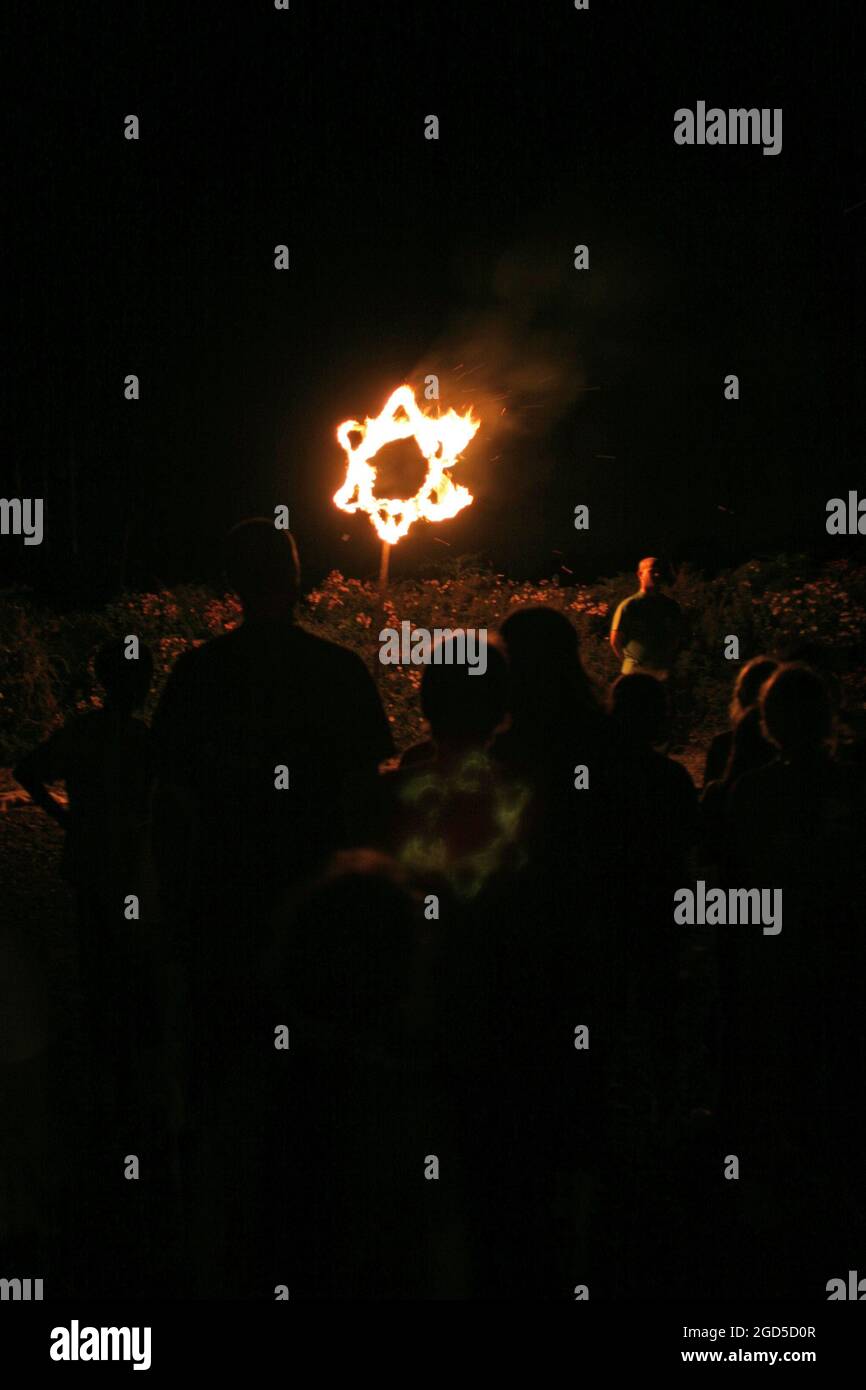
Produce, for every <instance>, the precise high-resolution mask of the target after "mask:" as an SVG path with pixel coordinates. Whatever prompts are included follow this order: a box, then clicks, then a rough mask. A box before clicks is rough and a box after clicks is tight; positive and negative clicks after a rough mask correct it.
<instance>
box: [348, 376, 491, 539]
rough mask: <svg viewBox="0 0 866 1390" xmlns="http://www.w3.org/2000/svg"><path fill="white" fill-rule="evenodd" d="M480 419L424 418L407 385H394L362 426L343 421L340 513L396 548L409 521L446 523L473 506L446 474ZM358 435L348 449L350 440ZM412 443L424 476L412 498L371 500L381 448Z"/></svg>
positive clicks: (453, 415)
mask: <svg viewBox="0 0 866 1390" xmlns="http://www.w3.org/2000/svg"><path fill="white" fill-rule="evenodd" d="M480 424H481V421H480V420H474V419H473V418H472V411H471V410H469V411H467V413H466V414H465V415H458V414H457V412H456V411H454V410H449V411H448V414H447V415H435V416H434V415H425V414H424V412H423V411H422V410H420V409H419V407H418V405H417V403H416V401H415V393H414V391H413V390H412V387H411V386H398V388H397V390H396V391H393V392H392V393H391V395H390V396H389V397H388V400H387V401H386V403H385V407H384V409H383V410H382V413H381V414H380V415H377V416H376V418H375V419H374V420H371V419H369V417H368V418H367V420H365V422H364V424H363V425H362V424H360V423H359V421H357V420H344V421H343V424H342V425H340V427H339V429H338V430H337V438H338V440H339V441H340V444H341V445H342V447H343V449H344V450H345V452H346V458H347V461H348V467H347V469H346V479H345V482H344V483H343V486H342V487H341V488H340V490H339V492H335V493H334V502H335V503H336V505H337V506H338V507H340V508H342V510H343V511H344V512H367V513H368V515H369V517H370V520H371V521H372V523H373V525H374V526H375V528H376V531H377V533H378V535H379V536H380V537H381V539H382V540H383V541H387V543H388V544H389V545H396V543H397V541H399V540H400V538H401V536H405V535H406V532H407V531H408V530H409V527H410V526H411V525H412V523H413V521H417V520H418V519H419V517H423V518H424V520H425V521H445V520H447V518H448V517H452V516H456V515H457V513H458V512H459V511H461V510H462V509H463V508H464V507H468V506H469V504H470V503H471V502H472V500H473V498H472V493H471V492H469V491H468V490H467V489H466V488H465V487H461V486H460V484H459V483H453V482H452V481H451V476H450V473H449V471H448V470H449V469H451V468H453V467H454V465H455V464H456V463H457V462H458V459H459V457H460V454H461V453H462V452H463V450H464V449H465V448H466V446H467V444H468V443H469V441H470V440H471V439H473V438H474V436H475V434H476V432H477V430H478V427H479V425H480ZM353 434H355V435H360V436H361V438H360V441H359V442H358V443H357V444H355V445H353V444H352V442H351V439H350V437H349V436H350V435H353ZM413 437H414V439H415V441H416V443H417V445H418V448H419V449H420V450H421V453H422V454H423V456H424V458H425V459H426V460H427V474H426V476H425V478H424V481H423V482H422V484H421V486H420V487H419V489H418V491H417V492H416V493H415V496H414V497H407V498H398V497H376V496H374V493H373V489H374V487H375V486H376V469H375V467H374V466H373V464H372V463H371V462H370V460H371V458H373V456H374V455H375V454H377V453H378V452H379V450H380V449H381V448H382V447H383V445H385V444H391V443H393V441H395V440H398V439H411V438H413Z"/></svg>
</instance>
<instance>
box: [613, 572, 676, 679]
mask: <svg viewBox="0 0 866 1390" xmlns="http://www.w3.org/2000/svg"><path fill="white" fill-rule="evenodd" d="M637 577H638V583H639V585H640V587H639V589H638V590H637V592H636V593H634V594H631V595H630V596H629V597H628V598H624V599H623V600H622V603H620V604H619V606H618V607H617V609H616V612H615V613H614V615H613V622H612V623H611V627H610V645H611V648H612V649H613V652H614V655H615V656H616V657H617V659H618V660H619V661H621V662H622V667H621V672H620V674H621V675H624V676H629V675H634V674H636V673H644V674H648V675H653V676H656V677H658V678H659V679H661V680H666V679H667V678H668V676H669V675H670V672H671V668H672V667H673V664H674V661H675V660H676V657H677V653H678V652H679V650H680V648H681V646H682V643H683V638H684V633H685V625H684V621H683V614H682V610H681V608H680V606H679V604H678V603H677V602H676V601H675V600H674V599H672V598H670V597H669V596H668V595H667V594H664V593H662V589H661V586H662V583H663V578H664V576H663V571H662V566H661V563H660V561H659V560H657V559H656V558H655V557H654V556H652V555H650V556H647V557H646V559H644V560H641V562H640V564H639V565H638V567H637Z"/></svg>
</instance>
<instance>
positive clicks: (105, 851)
mask: <svg viewBox="0 0 866 1390" xmlns="http://www.w3.org/2000/svg"><path fill="white" fill-rule="evenodd" d="M152 669H153V667H152V660H151V657H150V653H149V652H148V651H147V650H146V649H142V650H141V651H140V653H139V656H138V658H137V659H136V660H135V661H131V660H129V661H128V660H127V658H126V657H125V655H124V644H123V643H122V642H119V641H116V642H110V643H107V644H106V645H105V646H104V647H103V648H101V649H100V651H99V653H98V654H97V657H96V671H97V676H98V677H99V679H100V681H101V683H102V684H103V686H104V688H105V692H106V695H105V704H104V705H103V707H102V708H100V709H95V710H90V711H88V712H87V713H86V714H81V715H76V716H73V717H72V718H71V719H69V720H67V721H66V723H65V724H64V725H63V726H62V727H61V728H59V729H57V730H55V732H54V733H53V734H51V735H50V736H49V737H48V739H46V741H45V742H44V743H43V744H41V745H40V746H39V747H38V748H36V749H34V750H33V752H32V753H29V754H28V755H27V756H26V757H24V758H23V759H22V760H21V762H20V763H19V764H18V765H17V767H16V768H15V770H14V776H15V778H16V780H17V781H19V782H20V783H21V785H22V786H24V787H26V788H27V790H28V791H29V792H30V793H31V795H32V796H33V797H34V800H36V802H37V804H38V805H41V806H42V807H43V809H45V810H46V811H47V812H48V813H49V814H51V815H54V816H55V818H56V819H57V820H59V821H60V823H61V825H63V826H64V828H65V830H66V832H67V833H66V842H65V845H64V854H63V865H62V872H63V874H64V876H65V877H66V878H68V879H69V881H70V882H71V883H72V884H73V885H74V886H75V887H76V888H77V889H78V890H79V891H81V892H84V893H87V894H90V895H93V896H94V897H95V898H97V899H98V900H99V901H100V902H101V903H102V904H104V906H105V907H106V908H108V907H109V905H110V904H111V903H112V901H113V900H114V899H115V898H116V897H117V895H118V894H121V895H122V894H124V893H129V892H132V891H134V890H135V888H136V887H137V882H136V880H137V874H138V867H139V856H140V853H141V849H142V834H143V830H144V825H145V822H146V819H147V816H148V811H149V798H150V789H151V784H152V780H153V771H154V768H153V755H152V745H151V736H150V730H149V729H148V727H147V725H146V724H144V723H143V721H142V720H140V719H137V718H135V716H134V715H133V712H132V711H133V709H134V708H135V705H136V704H137V703H139V702H140V701H141V700H142V699H143V698H144V696H145V695H146V693H147V690H148V688H149V686H150V679H151V674H152ZM54 782H64V783H65V784H66V793H67V798H68V810H66V811H64V809H63V808H62V806H61V805H60V804H59V803H57V802H56V801H55V800H54V799H53V798H52V797H51V795H50V793H49V792H48V787H49V785H51V784H52V783H54ZM116 907H117V912H118V915H119V914H120V911H121V907H122V896H121V898H119V899H118V901H117V903H116Z"/></svg>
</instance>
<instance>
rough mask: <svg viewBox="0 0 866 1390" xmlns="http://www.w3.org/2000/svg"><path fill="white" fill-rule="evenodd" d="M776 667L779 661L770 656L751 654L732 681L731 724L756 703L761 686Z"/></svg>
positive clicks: (777, 667)
mask: <svg viewBox="0 0 866 1390" xmlns="http://www.w3.org/2000/svg"><path fill="white" fill-rule="evenodd" d="M778 669H779V663H778V661H776V659H775V658H774V657H772V656H753V657H752V658H751V659H750V660H749V661H747V662H746V664H745V666H743V667H742V669H741V670H740V671H739V673H738V675H737V679H736V680H735V681H734V693H733V696H732V698H731V707H730V711H729V713H730V716H731V723H732V724H736V722H737V720H738V719H741V718H742V716H743V715H744V714H745V712H746V710H747V709H751V707H752V705H756V704H757V703H758V696H759V695H760V693H761V686H762V685H763V684H764V682H765V681H768V680H769V679H770V677H771V676H772V674H773V672H774V671H777V670H778Z"/></svg>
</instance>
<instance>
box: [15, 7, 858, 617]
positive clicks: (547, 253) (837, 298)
mask: <svg viewBox="0 0 866 1390" xmlns="http://www.w3.org/2000/svg"><path fill="white" fill-rule="evenodd" d="M854 13H855V7H854V6H850V7H845V6H842V5H836V4H822V5H821V6H820V7H810V8H808V9H800V8H797V7H792V6H790V5H772V4H771V5H766V4H749V5H743V4H737V5H734V4H730V3H727V4H725V3H721V0H701V3H700V4H696V3H691V4H689V5H681V4H675V5H666V4H664V5H659V4H648V3H647V4H637V3H630V4H628V5H622V6H617V5H614V4H611V3H604V0H591V8H590V10H589V11H588V12H586V13H579V12H576V11H575V10H574V8H573V4H572V0H546V2H545V3H544V4H540V3H523V4H517V3H512V4H509V5H505V4H502V5H500V4H494V3H481V0H460V3H454V0H437V3H436V4H435V5H420V4H416V5H411V4H407V3H395V2H394V0H377V3H375V4H372V3H371V4H364V3H361V0H354V3H347V2H346V0H292V4H291V9H290V11H289V12H288V13H280V12H277V11H275V10H274V9H273V6H272V4H271V3H270V0H246V3H244V4H227V3H223V2H222V0H221V2H220V3H213V4H211V5H203V4H195V3H194V4H182V5H174V6H167V5H166V6H160V5H158V4H145V3H141V0H139V2H138V3H127V4H124V5H102V6H100V5H98V4H88V5H86V6H75V7H73V6H64V7H63V8H62V9H60V8H59V7H58V9H57V11H56V12H44V11H43V10H41V9H39V8H38V7H33V6H20V7H19V9H18V13H17V23H16V22H15V20H14V19H13V26H12V27H13V31H14V32H13V34H12V36H11V42H10V43H9V44H8V45H7V48H8V52H9V54H10V56H12V57H13V58H14V59H15V62H14V66H15V69H16V72H17V84H15V85H14V86H13V87H12V88H10V91H9V92H8V93H7V102H9V103H10V106H11V110H10V114H9V116H8V119H7V151H11V152H12V155H13V160H12V163H13V171H12V183H11V187H10V189H9V193H10V196H9V198H8V202H7V217H6V221H7V231H8V236H7V244H6V257H5V259H6V265H7V271H8V272H10V274H11V278H12V284H13V288H14V296H15V298H14V311H13V316H12V329H11V333H10V334H9V338H8V340H7V351H8V367H9V370H7V373H6V381H7V399H6V405H7V413H8V417H9V419H10V421H11V428H10V431H9V436H8V442H7V447H6V448H5V450H4V468H3V485H2V490H3V495H6V496H12V495H24V496H44V498H45V499H46V539H45V543H44V545H43V546H42V547H41V548H38V549H37V548H31V549H30V550H28V551H24V550H22V548H21V546H20V542H18V541H14V542H13V541H11V540H10V539H9V538H5V539H4V541H3V542H2V545H3V551H2V555H3V559H4V561H5V562H6V572H7V573H8V572H9V568H10V561H14V562H16V563H18V570H17V573H18V575H19V576H20V577H24V578H26V579H29V580H31V581H35V582H38V583H39V584H40V585H41V586H42V588H43V590H44V591H46V592H54V593H56V592H68V593H79V592H81V593H84V591H88V592H90V591H107V590H110V589H111V588H112V587H113V586H116V585H117V584H119V583H120V582H125V583H127V584H143V583H147V584H151V583H156V582H160V581H161V582H171V581H175V580H181V579H190V578H195V577H206V576H210V575H213V574H214V573H215V564H216V554H217V551H216V542H217V540H218V538H219V536H220V535H221V533H222V532H223V530H224V529H225V528H226V527H227V526H228V525H229V524H231V523H232V522H233V521H235V520H237V519H239V518H240V517H242V516H244V515H247V514H250V513H255V512H266V513H271V512H272V509H273V507H274V505H275V504H276V503H278V502H285V503H287V504H288V505H289V506H290V508H291V513H292V523H293V529H294V530H295V532H296V534H297V536H298V540H299V543H300V546H301V549H302V555H303V557H304V559H305V561H306V566H307V570H308V573H309V574H310V575H312V574H315V573H317V572H320V571H321V570H323V569H327V568H330V567H331V566H334V565H338V566H340V567H342V568H343V569H344V570H346V571H347V572H349V573H357V574H366V573H370V572H371V571H372V570H373V568H374V567H375V564H376V543H375V538H374V536H373V532H372V530H371V528H370V526H369V523H368V521H367V519H366V518H365V517H362V516H359V517H355V518H349V517H344V516H343V515H342V514H341V513H338V512H337V511H336V510H335V509H334V507H333V506H332V504H331V501H330V498H331V495H332V494H333V492H334V490H335V488H336V487H337V485H338V483H339V481H340V480H341V477H342V455H341V453H340V451H339V447H338V446H337V444H336V441H335V440H334V433H333V432H334V429H335V427H336V425H337V423H338V422H339V421H340V420H341V419H343V418H346V417H348V416H363V415H364V414H365V413H368V412H369V413H370V414H375V413H377V412H378V409H379V408H380V406H381V404H382V403H383V402H384V399H385V397H386V395H387V394H388V392H389V391H390V389H391V388H392V387H394V386H396V385H397V384H398V383H399V382H400V380H402V379H404V378H405V377H407V376H411V377H412V379H413V380H415V381H416V382H417V381H418V376H417V373H418V369H419V367H423V368H424V369H426V370H430V371H438V372H439V373H440V375H441V376H442V384H443V405H444V406H448V405H450V404H454V405H457V406H458V407H460V406H465V405H466V404H469V403H471V402H473V401H475V403H476V405H477V397H476V395H475V394H474V393H475V392H476V391H477V392H478V393H481V394H482V395H483V393H485V392H486V393H489V394H498V393H499V392H500V390H501V391H502V392H504V391H505V390H511V395H510V396H509V397H508V400H509V402H510V428H508V429H501V430H498V431H497V430H493V429H484V430H482V432H481V433H479V436H478V439H477V440H476V441H475V443H473V445H472V446H471V449H470V451H469V453H468V454H467V457H466V460H465V462H464V463H463V464H461V465H460V469H459V471H458V474H457V477H458V479H462V480H463V481H465V482H466V483H467V484H468V485H469V486H470V487H472V489H473V491H475V492H476V494H477V500H476V503H475V505H474V506H473V507H471V508H469V509H468V510H467V511H465V512H464V513H463V514H462V515H461V516H460V517H459V518H458V519H457V520H455V521H452V522H451V523H448V524H446V525H445V526H442V527H439V528H436V527H431V528H429V529H428V528H421V527H416V528H415V530H414V531H413V532H412V535H411V536H410V538H409V539H408V540H407V541H404V542H403V543H402V544H401V546H400V547H399V550H398V553H397V555H396V557H395V561H394V569H395V571H396V573H398V574H399V573H400V572H406V571H409V570H411V569H414V568H418V567H422V566H423V565H425V564H426V563H429V561H430V559H431V558H436V559H438V558H440V557H441V555H442V554H444V553H446V552H444V551H443V549H442V547H441V546H438V545H437V544H436V542H435V540H434V537H436V536H437V535H438V536H440V537H441V538H442V539H447V540H448V541H449V542H450V543H451V546H452V550H451V551H450V552H447V553H451V554H454V553H459V552H461V551H467V552H481V553H483V554H485V555H487V556H489V557H490V558H491V559H492V560H493V561H494V562H495V563H497V564H498V565H507V566H509V567H510V568H511V569H512V571H513V572H515V573H532V572H539V573H550V572H552V571H553V570H554V569H555V567H556V565H557V563H558V561H559V560H560V558H561V559H563V560H564V563H566V564H567V565H569V566H570V567H572V568H573V569H574V570H575V571H576V573H578V574H579V575H585V576H590V575H592V574H595V573H598V572H612V571H614V570H617V569H621V568H626V567H630V566H631V565H632V564H633V563H634V561H635V559H636V558H637V557H638V556H639V555H640V554H644V553H647V552H652V551H656V552H658V551H661V552H666V553H669V554H670V555H671V556H672V557H673V558H676V559H686V558H687V559H692V560H694V561H696V562H698V563H704V564H706V565H714V564H728V563H733V562H736V561H738V560H741V559H744V558H747V557H748V556H750V555H751V554H753V553H757V554H764V553H771V552H774V551H777V550H780V549H802V548H813V547H819V548H823V549H827V547H828V538H827V536H826V534H825V531H824V518H825V511H824V507H825V503H826V501H827V499H828V498H829V497H831V496H834V495H838V494H840V493H841V494H843V493H845V492H847V490H848V489H849V488H856V487H857V486H858V484H859V485H860V487H861V491H862V490H863V486H864V484H866V479H864V470H863V467H862V458H863V442H864V441H863V414H862V395H863V379H864V378H863V365H864V364H863V345H862V333H861V331H860V330H861V323H860V319H861V315H860V305H861V304H862V289H863V241H864V236H863V228H864V220H863V219H864V214H866V208H864V207H863V206H855V205H857V204H860V203H861V202H862V201H863V200H864V199H866V172H864V167H863V159H862V151H861V148H860V145H861V139H862V131H863V119H862V115H863V113H862V108H861V106H860V102H861V100H862V98H861V95H860V89H861V86H862V83H861V78H862V63H861V62H860V61H859V59H858V57H857V51H856V36H855V34H854V31H853V20H852V18H851V16H853V14H854ZM698 100H705V101H706V102H707V104H708V105H719V106H721V107H724V108H727V107H729V106H747V107H749V106H757V107H776V106H781V107H782V108H783V111H784V124H783V148H782V152H781V154H780V155H779V156H777V157H775V158H771V157H765V156H763V155H762V153H761V150H760V148H759V147H745V148H735V147H734V148H731V147H724V146H722V147H714V148H707V147H705V148H682V147H678V146H676V145H675V144H674V141H673V113H674V111H675V110H676V109H677V108H678V107H680V106H690V107H692V108H694V106H695V104H696V102H697V101H698ZM130 112H134V113H135V114H137V115H138V116H139V118H140V120H141V125H142V134H141V139H140V141H139V142H138V143H130V142H128V141H126V140H124V138H123V118H124V116H125V115H126V114H127V113H130ZM428 113H435V114H436V115H438V116H439V118H440V121H441V138H440V140H439V141H438V142H430V141H427V140H425V139H424V138H423V122H424V117H425V116H426V115H427V114H428ZM846 209H848V211H846ZM280 242H285V243H287V244H288V245H289V247H290V252H291V267H292V268H291V270H290V271H289V272H288V273H282V274H281V273H278V272H277V271H275V270H274V268H273V247H274V246H275V244H277V243H280ZM580 242H585V243H587V244H588V245H589V248H590V265H591V268H590V270H589V272H584V273H581V272H578V271H576V270H574V269H573V265H572V248H573V247H574V246H575V244H577V243H580ZM460 362H462V363H463V371H464V372H468V371H470V369H472V374H471V375H470V376H468V377H467V378H466V380H465V381H464V380H462V379H461V378H460V376H459V375H457V374H455V373H453V372H452V370H451V369H452V368H454V367H456V366H457V364H458V363H460ZM548 368H549V369H550V370H549V371H548V370H547V369H548ZM128 372H136V373H138V374H139V375H140V377H141V381H142V400H141V401H140V402H138V403H136V404H130V403H127V402H125V401H124V400H123V394H122V386H123V378H124V376H125V375H126V373H128ZM729 372H736V373H737V374H738V375H739V377H740V389H741V399H740V401H739V402H737V403H729V402H726V401H724V399H723V395H722V383H723V378H724V376H725V375H726V374H727V373H729ZM524 373H525V374H526V382H527V383H528V384H525V385H524V387H523V389H521V388H520V386H519V385H517V386H516V385H515V383H518V382H519V381H520V380H521V379H522V378H523V375H524ZM545 378H546V379H545ZM537 382H541V383H542V384H541V385H540V386H539V387H538V389H536V387H535V383H537ZM581 383H582V384H583V385H584V386H600V387H601V388H602V389H601V390H600V391H585V390H581V391H578V390H576V387H577V386H578V385H580V384H581ZM598 455H612V456H614V457H613V458H599V457H598ZM73 480H74V492H73V487H72V482H73ZM578 502H585V503H587V504H588V505H589V506H590V516H591V527H590V531H589V533H588V534H578V533H576V532H575V531H574V530H573V523H572V516H573V510H574V506H575V504H576V503H578ZM722 507H724V508H726V509H727V510H725V511H723V510H720V508H722ZM422 530H423V534H422ZM346 533H348V534H349V536H350V538H351V539H350V540H349V541H348V542H344V541H341V540H340V537H341V536H342V535H344V534H346ZM836 544H837V545H838V546H845V545H846V542H844V541H839V542H836ZM556 550H559V551H562V552H563V555H562V556H561V557H559V556H556V555H554V553H553V552H554V551H556ZM13 572H14V564H13Z"/></svg>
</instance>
